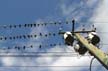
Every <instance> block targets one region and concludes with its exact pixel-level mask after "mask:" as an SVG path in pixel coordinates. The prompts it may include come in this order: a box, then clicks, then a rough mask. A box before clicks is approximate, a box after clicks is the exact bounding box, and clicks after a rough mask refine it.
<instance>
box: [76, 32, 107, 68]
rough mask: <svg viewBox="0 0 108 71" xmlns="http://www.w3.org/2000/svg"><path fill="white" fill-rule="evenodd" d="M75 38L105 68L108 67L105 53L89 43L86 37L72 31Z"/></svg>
mask: <svg viewBox="0 0 108 71" xmlns="http://www.w3.org/2000/svg"><path fill="white" fill-rule="evenodd" d="M74 35H75V36H76V38H77V40H78V41H80V42H81V43H82V44H83V45H84V46H85V47H86V48H87V49H88V51H89V52H91V53H92V54H93V56H94V57H95V58H96V59H97V60H98V61H99V62H100V63H101V64H102V65H103V66H104V67H105V68H106V69H108V55H107V54H105V53H104V52H103V51H102V50H100V49H99V48H97V47H96V46H94V45H93V44H92V43H89V42H88V40H87V39H85V38H84V37H83V36H82V35H80V34H79V33H74Z"/></svg>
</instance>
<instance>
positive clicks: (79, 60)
mask: <svg viewBox="0 0 108 71" xmlns="http://www.w3.org/2000/svg"><path fill="white" fill-rule="evenodd" d="M105 3H106V2H103V4H105ZM73 4H74V5H73ZM106 4H107V3H106ZM97 5H98V0H81V1H79V0H78V1H76V0H75V1H73V2H72V3H71V1H70V3H69V4H67V1H63V2H61V3H60V7H59V10H60V12H61V14H62V16H63V17H66V18H67V19H70V20H71V19H72V18H75V19H77V21H83V20H84V21H86V20H87V21H88V20H90V19H94V18H97V17H103V18H104V16H105V15H107V12H102V15H99V14H100V12H99V11H101V9H102V8H104V7H101V6H100V7H98V9H96V8H97ZM100 5H101V4H100ZM100 8H101V9H100ZM104 9H106V6H105V8H104ZM94 12H95V14H94ZM92 16H93V17H92ZM106 18H107V17H106ZM99 20H100V19H99ZM94 21H95V20H94ZM96 21H98V20H96ZM36 23H43V19H39V20H37V21H36ZM96 25H98V24H96ZM100 27H101V26H100ZM54 28H55V27H53V28H52V27H50V29H51V30H49V29H48V27H38V28H33V29H31V32H30V34H34V33H37V34H38V33H40V32H42V33H48V32H54V31H55V29H54ZM57 28H58V27H56V29H57ZM43 41H44V42H45V43H47V42H48V41H46V39H42V38H41V37H38V38H36V39H31V40H30V41H28V42H27V43H26V44H27V45H30V44H33V45H35V46H38V45H40V44H44V43H43ZM56 42H57V41H56ZM68 48H69V49H68ZM46 49H47V50H46ZM70 49H71V50H72V51H71V50H70ZM31 51H41V50H39V48H34V49H33V50H31ZM42 51H49V52H73V47H67V46H55V47H52V48H47V47H45V48H44V49H43V50H42ZM56 54H58V53H56ZM44 55H45V54H44ZM46 55H47V54H46ZM51 55H55V53H52V54H51ZM61 55H62V54H61ZM69 55H73V54H72V53H69ZM41 56H42V55H41ZM91 58H92V57H63V56H60V57H35V58H28V57H27V58H2V59H1V60H2V62H3V64H4V65H7V66H12V65H22V66H26V65H31V66H33V65H34V66H36V65H40V66H42V65H44V66H76V67H77V66H89V62H90V60H91ZM96 65H97V64H96ZM84 69H86V70H88V68H86V67H81V68H80V67H78V68H75V67H72V68H71V67H62V68H61V67H43V68H42V67H37V68H33V67H32V68H26V67H24V68H19V70H20V71H25V70H26V71H31V70H32V71H58V70H59V71H75V70H77V71H81V70H84ZM9 70H11V68H9ZM9 70H7V71H9Z"/></svg>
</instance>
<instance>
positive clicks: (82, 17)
mask: <svg viewBox="0 0 108 71" xmlns="http://www.w3.org/2000/svg"><path fill="white" fill-rule="evenodd" d="M107 4H108V1H107V0H0V25H1V26H2V25H19V24H21V25H24V24H31V23H36V24H39V23H44V22H46V23H51V22H55V21H62V23H61V24H60V25H59V24H57V25H54V24H48V25H47V26H39V27H32V28H29V27H28V28H24V27H22V28H12V29H9V28H5V29H4V28H0V37H2V36H7V37H8V36H16V35H24V34H29V35H31V34H37V35H39V34H40V33H42V36H37V37H36V38H30V39H17V40H0V43H1V44H0V48H1V50H0V52H6V53H1V54H6V55H8V54H19V55H21V54H23V52H38V53H37V54H36V55H40V57H38V56H37V57H1V58H0V70H1V71H89V64H90V61H91V59H92V57H90V56H80V55H78V54H77V53H75V51H74V49H73V47H71V46H66V45H64V40H63V39H62V35H58V34H57V33H58V32H59V29H60V28H62V30H63V31H71V28H72V27H71V20H72V19H75V20H76V26H75V28H76V30H80V29H82V27H81V26H82V25H85V27H86V28H85V29H91V28H90V25H92V24H94V25H95V26H96V27H97V32H108V31H107V27H108V25H107V22H108V21H107V19H108V16H107V13H108V8H107V6H108V5H107ZM65 21H70V22H69V23H70V24H66V23H65ZM1 26H0V27H1ZM103 27H104V28H103ZM47 33H56V36H49V37H45V36H43V35H45V34H47ZM98 34H99V36H100V37H101V42H102V43H104V44H107V40H108V37H107V36H106V35H107V33H103V34H101V33H98ZM59 43H61V44H62V45H56V46H53V45H52V46H49V45H50V44H59ZM31 45H33V48H30V47H31ZM40 45H42V48H41V49H40V48H39V46H40ZM15 46H20V47H23V46H26V47H27V48H26V49H25V50H23V49H20V50H18V49H14V47H15ZM8 47H11V48H10V49H7V50H2V48H8ZM100 47H102V48H101V49H102V50H103V51H104V52H107V50H106V49H107V45H100ZM12 52H17V53H12ZM39 52H45V53H44V54H42V53H39ZM49 52H62V53H49ZM66 52H71V53H68V54H66ZM30 54H32V53H30ZM30 54H29V55H30ZM74 54H77V56H76V55H75V56H74ZM44 55H61V56H59V57H52V56H51V57H44ZM62 55H70V57H64V56H62ZM11 66H14V67H11ZM15 66H16V67H15ZM18 66H23V67H18ZM24 66H31V67H24ZM33 66H35V67H33ZM36 66H37V67H36ZM39 66H40V67H39ZM41 66H43V67H41ZM93 66H94V67H92V71H107V70H106V69H105V68H104V67H103V66H102V65H101V64H100V63H99V62H98V61H97V60H96V59H95V60H94V62H93Z"/></svg>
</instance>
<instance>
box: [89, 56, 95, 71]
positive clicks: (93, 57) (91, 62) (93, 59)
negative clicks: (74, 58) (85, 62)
mask: <svg viewBox="0 0 108 71" xmlns="http://www.w3.org/2000/svg"><path fill="white" fill-rule="evenodd" d="M94 59H95V58H94V57H93V58H92V59H91V62H90V71H92V63H93V60H94Z"/></svg>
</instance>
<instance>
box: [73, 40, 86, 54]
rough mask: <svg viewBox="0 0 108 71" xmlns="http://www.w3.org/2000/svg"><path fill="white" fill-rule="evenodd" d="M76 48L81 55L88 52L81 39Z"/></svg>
mask: <svg viewBox="0 0 108 71" xmlns="http://www.w3.org/2000/svg"><path fill="white" fill-rule="evenodd" d="M74 49H75V51H76V52H78V53H79V54H80V55H84V54H85V53H86V52H87V49H86V47H85V46H84V45H83V44H82V43H80V42H79V41H78V43H77V44H75V46H74Z"/></svg>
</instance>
